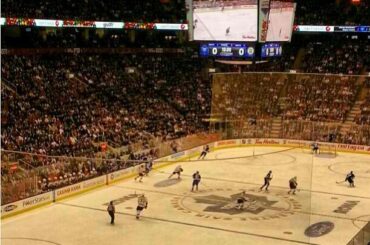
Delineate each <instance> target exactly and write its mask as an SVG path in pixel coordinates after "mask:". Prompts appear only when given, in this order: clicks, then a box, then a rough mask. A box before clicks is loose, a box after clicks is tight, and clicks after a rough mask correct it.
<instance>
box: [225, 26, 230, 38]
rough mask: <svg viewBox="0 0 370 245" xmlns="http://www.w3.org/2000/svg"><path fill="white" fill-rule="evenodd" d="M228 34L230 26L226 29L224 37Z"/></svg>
mask: <svg viewBox="0 0 370 245" xmlns="http://www.w3.org/2000/svg"><path fill="white" fill-rule="evenodd" d="M229 33H230V26H229V27H228V28H226V34H225V35H226V36H228V35H229Z"/></svg>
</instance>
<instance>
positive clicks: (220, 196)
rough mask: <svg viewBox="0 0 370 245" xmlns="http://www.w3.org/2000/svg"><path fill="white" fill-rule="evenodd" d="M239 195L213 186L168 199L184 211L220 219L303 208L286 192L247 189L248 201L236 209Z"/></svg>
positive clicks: (278, 214) (262, 216)
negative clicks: (212, 187)
mask: <svg viewBox="0 0 370 245" xmlns="http://www.w3.org/2000/svg"><path fill="white" fill-rule="evenodd" d="M241 196H242V191H241V190H233V189H230V188H215V189H207V190H203V191H199V192H195V193H192V194H191V195H185V196H183V197H174V198H173V199H172V201H171V202H172V206H173V207H174V208H176V209H178V210H179V211H182V212H183V213H187V214H193V215H195V216H196V217H203V218H211V219H220V220H233V219H238V220H243V221H247V220H254V221H258V220H270V219H277V218H282V217H287V216H289V215H293V214H294V213H295V211H299V210H301V208H302V206H301V204H300V203H299V202H298V201H296V200H295V199H293V198H292V197H291V196H288V195H286V194H283V193H265V192H257V191H255V190H248V191H246V192H245V198H246V199H247V201H246V202H245V203H244V207H243V208H242V209H239V208H238V207H237V199H238V198H239V197H241Z"/></svg>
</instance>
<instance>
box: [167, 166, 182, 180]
mask: <svg viewBox="0 0 370 245" xmlns="http://www.w3.org/2000/svg"><path fill="white" fill-rule="evenodd" d="M182 171H184V170H183V169H182V168H181V165H179V166H177V167H176V168H175V170H173V172H172V174H171V175H170V176H169V177H168V178H169V179H171V177H172V176H173V175H174V174H177V178H178V179H180V175H181V172H182Z"/></svg>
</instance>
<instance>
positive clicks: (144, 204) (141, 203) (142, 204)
mask: <svg viewBox="0 0 370 245" xmlns="http://www.w3.org/2000/svg"><path fill="white" fill-rule="evenodd" d="M144 208H145V209H147V208H148V199H147V198H146V197H145V195H144V194H141V195H140V196H139V198H138V199H137V207H136V219H139V217H140V213H141V211H143V209H144Z"/></svg>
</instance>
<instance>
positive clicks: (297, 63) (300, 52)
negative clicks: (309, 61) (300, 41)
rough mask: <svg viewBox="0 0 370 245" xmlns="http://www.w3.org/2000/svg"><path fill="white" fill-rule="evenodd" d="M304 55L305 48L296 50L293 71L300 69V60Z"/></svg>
mask: <svg viewBox="0 0 370 245" xmlns="http://www.w3.org/2000/svg"><path fill="white" fill-rule="evenodd" d="M305 55H306V49H305V48H300V49H299V50H298V53H297V56H296V57H295V60H294V64H293V69H294V70H299V69H300V68H301V64H302V60H303V58H304V56H305Z"/></svg>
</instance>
